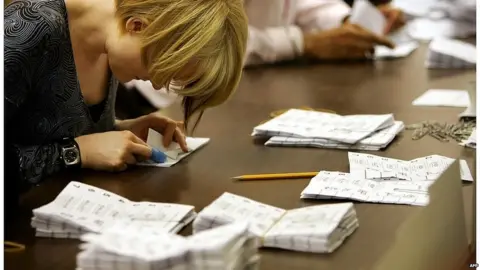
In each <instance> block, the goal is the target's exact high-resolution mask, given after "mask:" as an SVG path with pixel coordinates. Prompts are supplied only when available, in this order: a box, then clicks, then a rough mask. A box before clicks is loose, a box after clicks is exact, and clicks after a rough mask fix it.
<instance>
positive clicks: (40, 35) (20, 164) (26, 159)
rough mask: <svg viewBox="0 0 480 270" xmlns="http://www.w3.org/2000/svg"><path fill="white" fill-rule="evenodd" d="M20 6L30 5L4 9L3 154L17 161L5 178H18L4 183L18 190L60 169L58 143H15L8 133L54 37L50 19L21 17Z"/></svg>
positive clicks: (38, 74) (31, 87) (22, 12)
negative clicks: (10, 176)
mask: <svg viewBox="0 0 480 270" xmlns="http://www.w3.org/2000/svg"><path fill="white" fill-rule="evenodd" d="M19 8H21V9H28V8H31V7H18V6H17V7H15V8H14V7H13V6H9V7H8V8H6V9H5V17H4V18H5V19H4V22H5V26H4V48H5V52H4V57H5V59H4V68H5V71H4V77H5V94H4V104H5V111H4V112H5V116H4V121H5V127H6V128H5V130H6V132H5V139H6V140H5V147H6V148H7V149H8V152H7V153H8V156H5V159H16V162H11V163H12V164H17V168H9V174H10V175H15V173H13V171H16V172H17V173H16V177H13V178H8V179H7V178H5V181H15V180H17V181H19V182H18V183H9V184H8V185H7V184H6V185H7V186H11V187H13V186H16V187H18V188H17V190H20V189H23V188H28V186H30V185H33V184H36V183H38V182H39V181H40V180H41V179H42V178H43V177H44V176H45V175H49V174H51V173H53V172H55V171H57V170H59V168H60V162H59V156H60V153H59V146H58V144H56V143H47V144H44V145H17V144H15V143H13V142H12V141H13V140H12V139H13V138H11V137H10V136H9V134H8V131H9V129H8V128H9V127H10V128H11V127H13V126H14V125H18V124H21V123H17V122H16V116H17V115H18V114H19V113H21V108H22V106H24V105H25V104H26V100H27V99H28V97H29V96H30V95H31V94H32V91H33V90H34V89H33V88H34V85H32V81H33V80H35V78H36V77H35V76H40V74H42V72H41V70H40V69H41V67H42V65H43V63H45V61H50V60H49V59H48V56H47V55H46V54H44V52H46V51H48V50H49V40H50V38H54V37H55V30H54V29H52V25H53V24H52V23H51V22H46V21H45V19H44V18H42V19H38V18H36V17H32V18H31V19H29V17H28V16H22V15H21V14H24V13H28V12H29V11H27V10H24V11H21V12H19V11H18V9H19ZM22 25H27V26H29V27H22ZM19 27H20V28H19ZM20 33H21V34H20ZM27 41H28V42H27ZM7 153H6V154H7ZM6 192H9V191H6Z"/></svg>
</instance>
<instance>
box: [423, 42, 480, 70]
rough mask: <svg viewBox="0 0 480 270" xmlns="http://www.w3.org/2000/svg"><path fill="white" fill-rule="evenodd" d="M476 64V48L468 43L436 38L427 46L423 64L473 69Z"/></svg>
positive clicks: (438, 67) (430, 66)
mask: <svg viewBox="0 0 480 270" xmlns="http://www.w3.org/2000/svg"><path fill="white" fill-rule="evenodd" d="M476 64H477V48H476V47H475V46H474V45H471V44H469V43H466V42H463V41H459V40H453V39H446V38H437V39H434V40H432V42H430V45H429V46H428V53H427V59H426V61H425V66H426V67H428V68H431V69H433V68H436V69H445V68H446V69H474V68H475V67H476Z"/></svg>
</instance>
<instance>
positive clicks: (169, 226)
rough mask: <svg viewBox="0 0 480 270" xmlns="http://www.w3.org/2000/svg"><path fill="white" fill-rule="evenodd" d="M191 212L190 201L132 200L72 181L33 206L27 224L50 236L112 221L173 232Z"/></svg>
mask: <svg viewBox="0 0 480 270" xmlns="http://www.w3.org/2000/svg"><path fill="white" fill-rule="evenodd" d="M195 216H196V213H195V211H194V207H193V206H190V205H182V204H170V203H154V202H133V201H130V200H128V199H126V198H123V197H121V196H119V195H116V194H114V193H111V192H108V191H106V190H103V189H100V188H96V187H93V186H90V185H86V184H83V183H79V182H75V181H72V182H70V183H69V184H68V185H67V186H66V187H65V189H63V190H62V192H60V194H59V195H58V196H57V197H56V198H55V200H54V201H52V202H50V203H49V204H46V205H44V206H42V207H40V208H37V209H34V210H33V218H32V222H31V225H32V227H33V228H35V229H36V236H38V237H54V238H79V237H80V236H81V235H82V234H84V233H87V232H92V233H101V232H102V231H104V230H105V229H107V228H109V227H111V226H113V225H115V224H116V223H122V224H125V223H128V224H134V225H135V226H137V227H144V228H148V227H155V228H157V229H159V230H164V231H165V232H172V233H176V232H178V231H180V230H181V229H182V228H183V227H184V226H185V225H187V224H189V223H190V222H191V221H192V220H193V219H194V218H195ZM132 226H133V225H132Z"/></svg>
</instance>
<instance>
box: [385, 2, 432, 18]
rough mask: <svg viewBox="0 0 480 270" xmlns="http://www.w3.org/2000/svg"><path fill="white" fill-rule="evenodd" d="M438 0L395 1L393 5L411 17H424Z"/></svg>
mask: <svg viewBox="0 0 480 270" xmlns="http://www.w3.org/2000/svg"><path fill="white" fill-rule="evenodd" d="M437 1H438V0H421V1H419V0H393V1H392V3H391V5H392V6H394V7H396V8H398V9H401V10H402V11H403V12H405V14H407V15H409V16H411V17H424V16H427V15H428V13H429V12H430V9H431V8H432V7H433V6H434V5H435V3H436V2H437Z"/></svg>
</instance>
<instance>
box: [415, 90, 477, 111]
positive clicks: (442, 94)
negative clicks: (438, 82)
mask: <svg viewBox="0 0 480 270" xmlns="http://www.w3.org/2000/svg"><path fill="white" fill-rule="evenodd" d="M412 105H414V106H446V107H468V106H469V105H470V98H469V95H468V92H467V91H466V90H450V89H430V90H428V91H427V92H425V93H423V94H422V95H421V96H420V97H418V98H417V99H415V100H414V101H413V102H412Z"/></svg>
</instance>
